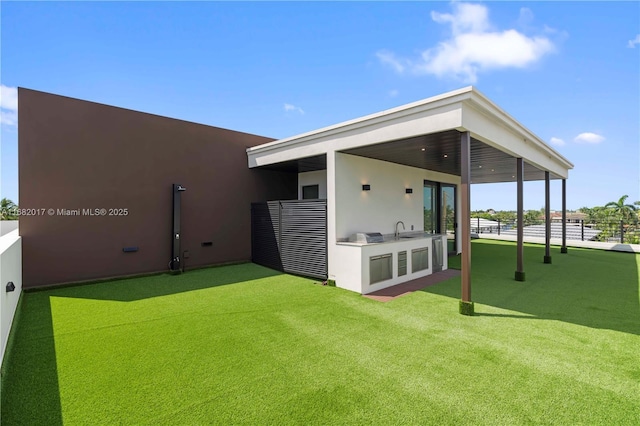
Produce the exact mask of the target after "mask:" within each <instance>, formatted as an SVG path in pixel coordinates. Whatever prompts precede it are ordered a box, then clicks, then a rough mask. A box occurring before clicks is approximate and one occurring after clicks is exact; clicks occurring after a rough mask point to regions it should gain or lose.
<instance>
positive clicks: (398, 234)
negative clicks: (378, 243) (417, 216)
mask: <svg viewBox="0 0 640 426" xmlns="http://www.w3.org/2000/svg"><path fill="white" fill-rule="evenodd" d="M400 224H402V230H403V231H404V230H406V229H407V228H405V227H404V222H403V221H401V220H399V221H398V222H396V234H395V235H396V240H397V239H398V237H399V236H400V233H399V232H398V225H400Z"/></svg>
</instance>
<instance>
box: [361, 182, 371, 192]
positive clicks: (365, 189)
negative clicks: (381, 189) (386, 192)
mask: <svg viewBox="0 0 640 426" xmlns="http://www.w3.org/2000/svg"><path fill="white" fill-rule="evenodd" d="M362 190H363V191H371V185H369V184H368V183H365V184H364V185H362Z"/></svg>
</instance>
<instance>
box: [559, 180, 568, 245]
mask: <svg viewBox="0 0 640 426" xmlns="http://www.w3.org/2000/svg"><path fill="white" fill-rule="evenodd" d="M566 252H567V180H566V179H562V247H560V253H566Z"/></svg>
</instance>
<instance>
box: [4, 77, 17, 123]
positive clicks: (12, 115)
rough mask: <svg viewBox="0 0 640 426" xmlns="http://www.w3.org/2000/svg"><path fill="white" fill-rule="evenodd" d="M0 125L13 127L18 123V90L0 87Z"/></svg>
mask: <svg viewBox="0 0 640 426" xmlns="http://www.w3.org/2000/svg"><path fill="white" fill-rule="evenodd" d="M0 108H1V111H0V123H2V124H6V125H8V126H15V125H16V123H17V122H18V89H17V88H16V87H8V86H5V85H4V84H2V85H0Z"/></svg>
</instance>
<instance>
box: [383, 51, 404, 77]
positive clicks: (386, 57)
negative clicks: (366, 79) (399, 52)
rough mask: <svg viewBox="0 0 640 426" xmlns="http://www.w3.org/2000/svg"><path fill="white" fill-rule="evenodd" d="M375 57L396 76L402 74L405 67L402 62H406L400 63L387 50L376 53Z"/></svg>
mask: <svg viewBox="0 0 640 426" xmlns="http://www.w3.org/2000/svg"><path fill="white" fill-rule="evenodd" d="M376 56H377V57H378V59H379V60H380V62H382V63H383V64H385V65H389V66H390V67H391V68H393V70H394V71H395V72H397V73H398V74H401V73H402V72H404V70H405V65H404V64H403V63H402V62H406V61H401V60H399V59H397V58H396V55H394V54H393V52H389V51H388V50H381V51H379V52H377V53H376Z"/></svg>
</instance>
